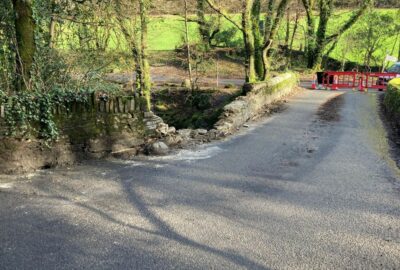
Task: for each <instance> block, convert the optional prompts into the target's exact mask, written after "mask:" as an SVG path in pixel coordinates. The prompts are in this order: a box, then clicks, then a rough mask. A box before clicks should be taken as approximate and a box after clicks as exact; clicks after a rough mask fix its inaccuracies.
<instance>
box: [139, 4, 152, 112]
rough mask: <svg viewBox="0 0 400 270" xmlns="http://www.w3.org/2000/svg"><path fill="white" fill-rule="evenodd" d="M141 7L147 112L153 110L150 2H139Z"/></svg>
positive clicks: (143, 74) (142, 88) (143, 92)
mask: <svg viewBox="0 0 400 270" xmlns="http://www.w3.org/2000/svg"><path fill="white" fill-rule="evenodd" d="M139 5H140V26H141V27H140V30H141V44H140V45H141V46H140V47H141V58H142V59H141V60H142V63H141V67H142V68H141V69H142V82H141V83H142V86H141V90H142V95H143V96H144V98H145V100H146V110H148V111H150V110H151V78H150V64H149V60H148V52H147V34H148V30H147V25H148V8H149V7H150V0H139Z"/></svg>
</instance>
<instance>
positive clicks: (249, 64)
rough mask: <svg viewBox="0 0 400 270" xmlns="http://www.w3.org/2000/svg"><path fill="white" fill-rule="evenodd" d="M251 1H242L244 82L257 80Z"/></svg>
mask: <svg viewBox="0 0 400 270" xmlns="http://www.w3.org/2000/svg"><path fill="white" fill-rule="evenodd" d="M253 1H254V0H246V1H245V2H244V6H243V14H242V28H243V40H244V43H245V51H246V82H249V83H252V82H256V81H257V73H256V69H255V59H256V58H255V39H254V33H253V26H252V8H253Z"/></svg>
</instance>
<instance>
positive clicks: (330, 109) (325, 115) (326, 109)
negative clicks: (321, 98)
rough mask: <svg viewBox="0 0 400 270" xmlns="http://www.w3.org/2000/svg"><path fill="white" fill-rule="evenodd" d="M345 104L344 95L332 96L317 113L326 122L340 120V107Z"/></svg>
mask: <svg viewBox="0 0 400 270" xmlns="http://www.w3.org/2000/svg"><path fill="white" fill-rule="evenodd" d="M343 104H344V97H343V95H339V96H337V97H334V98H331V99H330V100H328V101H327V102H326V103H324V104H323V105H322V106H321V107H319V109H318V112H317V115H318V117H319V119H321V120H322V121H325V122H338V121H340V109H341V107H342V106H343Z"/></svg>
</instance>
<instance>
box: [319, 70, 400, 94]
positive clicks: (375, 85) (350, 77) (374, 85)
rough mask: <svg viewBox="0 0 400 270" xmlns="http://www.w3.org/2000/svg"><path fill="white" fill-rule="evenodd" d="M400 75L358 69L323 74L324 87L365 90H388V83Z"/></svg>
mask: <svg viewBox="0 0 400 270" xmlns="http://www.w3.org/2000/svg"><path fill="white" fill-rule="evenodd" d="M396 77H400V74H396V73H382V72H366V73H361V72H356V71H347V72H344V71H327V72H324V75H323V83H322V85H323V87H324V88H326V89H331V90H338V89H341V88H353V89H356V88H358V90H359V91H361V92H364V91H368V89H378V90H381V91H383V90H386V89H387V84H388V82H389V81H390V80H391V79H394V78H396Z"/></svg>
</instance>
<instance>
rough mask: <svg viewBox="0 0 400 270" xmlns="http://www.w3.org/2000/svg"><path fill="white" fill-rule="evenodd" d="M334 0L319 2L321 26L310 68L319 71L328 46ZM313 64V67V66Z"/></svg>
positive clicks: (319, 26)
mask: <svg viewBox="0 0 400 270" xmlns="http://www.w3.org/2000/svg"><path fill="white" fill-rule="evenodd" d="M332 9H333V0H320V1H319V10H320V14H319V18H320V19H319V25H318V30H317V34H316V44H315V46H314V51H313V52H312V54H313V58H312V59H310V68H312V69H314V70H318V69H320V68H321V63H322V55H323V53H324V49H325V45H326V42H327V40H326V30H327V27H328V23H329V19H330V17H331V14H332ZM311 63H312V65H311Z"/></svg>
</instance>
